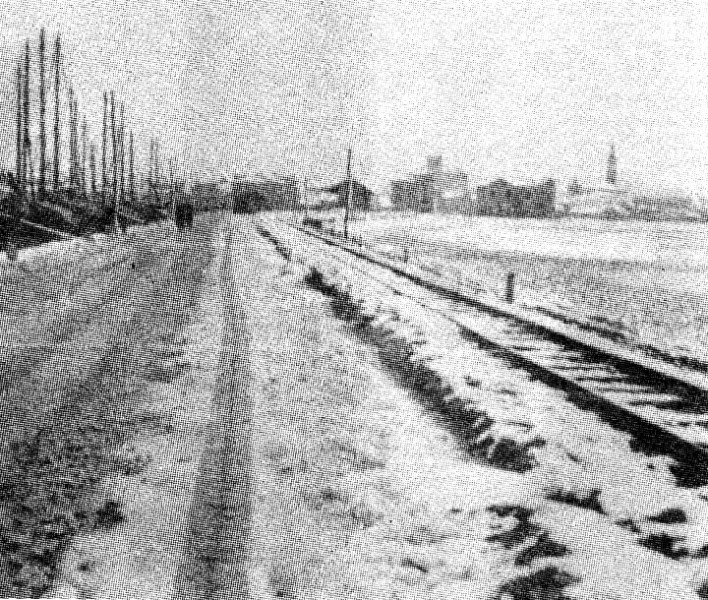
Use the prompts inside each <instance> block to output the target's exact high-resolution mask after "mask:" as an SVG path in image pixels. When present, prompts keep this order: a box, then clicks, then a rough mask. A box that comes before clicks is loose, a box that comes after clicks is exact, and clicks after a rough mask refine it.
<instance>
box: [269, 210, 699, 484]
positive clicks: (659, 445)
mask: <svg viewBox="0 0 708 600" xmlns="http://www.w3.org/2000/svg"><path fill="white" fill-rule="evenodd" d="M279 226H281V227H282V226H286V227H294V228H295V229H296V230H298V231H299V232H300V233H302V234H303V235H307V236H308V237H309V238H310V239H314V240H317V241H319V242H320V245H319V247H318V248H317V249H316V250H315V248H314V247H311V246H308V252H309V253H310V255H312V253H313V252H318V253H319V254H320V255H321V258H322V259H323V260H326V261H338V262H340V263H342V262H343V263H346V265H347V267H348V268H353V269H355V270H356V271H357V272H358V273H361V275H362V276H364V277H367V278H368V279H369V280H371V281H372V282H373V283H374V284H375V285H376V286H380V287H381V288H382V290H385V291H387V292H391V291H392V292H394V293H395V294H399V295H403V296H406V297H407V298H409V299H410V300H412V301H414V302H416V303H418V304H419V305H421V306H422V307H424V308H426V309H428V310H433V311H435V312H436V313H438V314H440V315H441V316H443V317H444V318H445V319H447V320H449V321H451V322H452V323H454V324H455V325H456V326H457V327H458V328H459V331H460V332H461V335H462V336H463V337H464V338H465V339H468V340H470V341H473V342H474V343H476V344H477V345H479V346H480V347H481V348H484V349H486V350H488V351H489V352H491V353H492V354H494V355H495V356H497V357H499V358H501V359H502V360H504V361H505V362H507V363H509V364H512V365H513V366H515V367H519V368H522V369H524V370H526V371H527V372H529V373H530V374H531V375H532V376H533V377H535V378H537V379H539V380H541V381H543V382H544V383H546V384H547V385H549V386H551V387H554V388H557V389H561V390H563V391H564V392H565V393H566V397H567V398H568V400H570V401H571V402H573V403H574V404H576V405H577V406H579V407H580V408H582V409H584V410H591V411H593V412H595V413H597V414H598V415H600V417H601V418H603V419H604V420H605V421H607V422H608V423H609V424H610V425H611V426H612V427H614V428H615V429H618V430H621V431H625V432H627V433H629V434H630V435H632V439H633V445H634V447H635V449H637V450H639V451H642V452H645V453H647V454H663V455H667V456H670V457H671V458H673V459H674V460H675V465H674V467H673V468H672V471H673V472H674V474H675V475H676V477H677V479H678V480H679V482H680V483H681V484H682V485H685V486H690V487H694V486H702V485H706V484H708V378H706V377H705V376H703V375H702V374H701V373H697V372H690V371H688V372H686V371H685V370H684V371H682V370H681V369H678V368H677V367H675V365H671V364H665V363H662V362H661V361H659V360H656V359H649V358H647V357H645V356H639V355H634V354H633V353H632V352H631V350H630V349H628V348H626V347H621V346H620V345H619V344H612V343H608V342H607V340H604V339H602V338H599V337H598V338H596V339H594V338H593V337H592V336H588V335H584V334H581V333H578V332H574V331H572V330H570V331H569V330H568V329H569V328H567V327H564V326H563V325H562V324H556V323H548V320H547V319H544V318H543V317H542V316H541V317H539V318H535V315H534V316H531V315H529V314H525V311H523V310H520V309H518V308H516V307H512V306H508V307H506V306H504V305H502V304H501V303H492V302H486V301H482V300H480V299H479V298H475V297H472V296H471V295H469V294H467V293H465V291H464V290H462V289H460V288H459V286H458V287H457V289H455V288H454V287H453V286H448V285H446V284H445V283H442V282H440V281H435V280H432V279H429V278H428V277H426V276H423V275H421V274H420V273H415V272H413V271H412V270H410V269H408V268H407V267H406V266H403V265H400V264H396V263H394V262H393V261H390V260H388V259H386V258H383V257H381V256H377V255H375V254H373V253H372V252H369V251H366V250H363V249H361V248H358V247H355V246H354V245H352V244H348V243H346V242H344V240H340V239H337V238H334V237H331V236H328V235H324V234H322V233H320V232H316V231H313V230H310V229H307V228H304V227H302V226H299V225H292V224H287V223H284V222H281V224H280V225H279ZM271 235H272V234H271ZM275 237H277V234H276V236H275ZM333 248H334V249H336V251H335V252H332V251H331V249H333ZM325 250H327V251H325ZM352 256H354V257H357V258H358V259H361V261H364V262H361V261H352V259H351V257H352Z"/></svg>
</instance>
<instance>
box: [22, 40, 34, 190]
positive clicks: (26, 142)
mask: <svg viewBox="0 0 708 600" xmlns="http://www.w3.org/2000/svg"><path fill="white" fill-rule="evenodd" d="M29 78H30V48H29V41H27V42H25V79H24V111H23V112H24V114H23V126H24V133H23V152H22V155H23V159H22V167H23V172H24V173H23V181H24V182H25V183H26V184H29V185H30V191H32V189H33V188H32V183H33V182H32V172H31V169H32V166H31V162H30V161H31V154H30V153H31V141H30V134H29V117H30V99H29Z"/></svg>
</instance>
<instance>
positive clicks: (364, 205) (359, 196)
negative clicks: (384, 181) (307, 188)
mask: <svg viewBox="0 0 708 600" xmlns="http://www.w3.org/2000/svg"><path fill="white" fill-rule="evenodd" d="M347 184H348V182H347V181H346V180H345V181H342V182H340V183H337V184H335V185H332V186H330V187H326V188H321V190H320V191H322V192H326V193H329V194H336V195H337V206H346V205H347V196H348V195H350V194H351V195H350V198H349V200H350V204H349V206H350V207H351V208H354V209H357V210H371V208H372V204H373V200H374V193H373V192H372V191H371V190H370V189H369V188H368V187H366V186H365V185H364V184H363V183H360V182H359V181H357V180H356V179H352V183H351V192H349V185H347Z"/></svg>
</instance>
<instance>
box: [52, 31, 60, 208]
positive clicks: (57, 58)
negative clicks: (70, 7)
mask: <svg viewBox="0 0 708 600" xmlns="http://www.w3.org/2000/svg"><path fill="white" fill-rule="evenodd" d="M60 62H61V42H60V40H59V35H57V40H56V45H55V47H54V68H55V71H54V194H55V195H56V196H57V197H58V195H59V141H60V140H59V67H60Z"/></svg>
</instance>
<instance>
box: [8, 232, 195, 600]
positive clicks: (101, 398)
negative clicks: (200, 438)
mask: <svg viewBox="0 0 708 600" xmlns="http://www.w3.org/2000/svg"><path fill="white" fill-rule="evenodd" d="M153 233H155V235H154V236H152V237H150V238H149V239H148V238H142V237H141V236H140V234H139V233H138V234H135V233H133V234H129V235H128V236H125V237H123V238H122V240H121V244H120V245H119V244H116V245H110V244H109V245H107V247H106V250H105V253H106V254H107V256H106V257H104V258H102V259H101V260H100V261H97V262H94V263H92V264H94V267H95V268H94V269H93V270H92V269H91V267H90V265H88V264H86V263H83V262H80V261H78V262H77V265H76V266H75V269H74V271H72V268H73V266H72V262H71V260H70V259H69V260H66V261H64V262H62V263H61V265H62V270H60V271H58V272H55V271H54V270H53V269H52V268H50V267H52V265H51V264H49V265H47V268H45V269H42V268H41V265H40V266H39V267H37V266H35V268H34V270H33V272H32V276H31V277H30V278H27V277H26V278H25V280H22V278H21V277H20V276H19V275H18V276H16V277H15V279H13V282H12V286H11V291H12V293H13V294H15V295H21V294H22V291H23V290H24V289H28V290H30V289H31V290H33V291H32V293H30V294H29V296H28V300H31V299H32V298H40V297H41V298H43V301H42V302H41V303H39V304H38V305H34V306H32V304H31V302H29V303H28V304H27V305H25V306H23V323H24V325H25V327H26V331H27V335H26V337H22V330H21V328H20V329H18V326H17V325H15V326H13V327H12V336H11V337H9V338H8V339H3V344H11V347H10V348H9V352H8V353H7V355H6V357H7V358H6V360H7V361H8V362H9V363H10V365H11V370H10V372H9V374H6V378H5V379H4V383H3V389H2V392H0V396H1V400H2V402H0V406H1V409H0V410H1V411H2V417H3V422H4V423H5V424H6V427H5V429H4V431H3V432H2V435H0V446H2V448H3V455H2V459H0V462H1V463H2V468H1V469H0V489H1V490H2V499H1V500H0V595H1V596H3V597H8V596H9V597H39V596H41V595H42V594H43V593H45V592H47V591H48V590H49V588H50V586H51V584H52V582H53V581H54V579H55V577H56V575H57V572H58V571H57V569H58V565H59V560H60V557H61V556H62V555H63V554H64V553H65V551H66V550H67V549H68V548H69V546H70V545H71V541H72V540H73V539H74V538H75V537H76V536H77V535H85V534H91V535H96V536H102V535H105V534H107V533H109V532H111V531H113V530H115V529H116V528H117V527H121V526H123V525H124V524H125V523H126V522H128V521H130V517H131V515H130V514H129V511H128V510H126V502H125V498H123V497H120V495H119V494H114V493H113V491H114V490H112V488H111V486H110V484H107V482H110V481H111V478H113V477H116V476H128V475H126V474H128V473H130V474H131V476H139V474H140V473H141V472H142V471H143V470H144V469H145V467H146V465H147V464H148V463H149V462H150V461H151V456H150V454H149V453H148V452H145V453H142V454H141V453H140V452H132V451H130V450H128V449H127V447H125V446H124V444H126V443H127V442H129V440H131V439H134V438H135V437H136V436H140V435H142V434H144V433H145V432H146V431H148V430H150V429H151V428H152V427H153V425H154V422H150V421H149V420H148V421H147V422H146V421H145V420H144V412H143V411H144V408H145V407H144V406H143V405H142V401H143V399H144V392H145V388H146V385H147V384H146V382H147V380H148V379H149V374H150V373H151V371H153V370H154V369H155V368H156V366H157V363H156V360H157V359H156V357H155V356H154V355H152V354H151V353H150V352H149V350H148V348H149V347H150V344H151V343H154V342H155V340H156V339H157V338H158V337H162V338H163V339H164V340H170V341H171V342H174V341H175V340H177V339H178V338H179V336H180V335H181V333H180V332H181V330H182V329H183V328H184V325H185V323H186V322H187V319H188V314H189V310H190V306H191V305H192V304H193V302H194V300H195V298H196V297H197V295H198V291H199V287H200V285H201V280H200V278H201V273H202V270H203V266H204V264H205V262H208V260H209V256H208V251H207V252H205V251H203V250H201V249H199V248H198V247H195V246H193V245H191V244H187V243H184V241H180V240H178V239H176V238H174V237H173V236H171V235H169V234H167V235H166V234H165V232H161V231H153ZM104 267H105V268H104ZM76 271H78V272H79V273H81V274H82V275H85V278H86V280H85V281H84V282H83V283H82V282H81V277H76V276H75V274H76ZM72 273H73V274H72ZM23 281H24V282H23ZM64 283H66V288H64V287H62V286H63V284H64ZM52 290H55V294H56V297H55V298H54V300H53V299H52ZM8 302H9V300H8V301H7V302H6V304H7V303H8ZM12 302H15V303H17V302H18V300H17V298H14V297H13V299H12ZM13 312H16V311H13V310H10V311H9V312H8V313H3V314H0V318H2V319H3V320H4V318H5V315H8V316H11V315H12V313H13ZM12 342H14V343H12ZM136 448H137V446H136ZM77 569H78V570H80V571H82V572H89V571H91V569H92V562H91V560H87V561H84V562H82V563H81V564H79V565H77ZM71 595H73V596H80V595H81V594H79V593H75V594H71Z"/></svg>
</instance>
